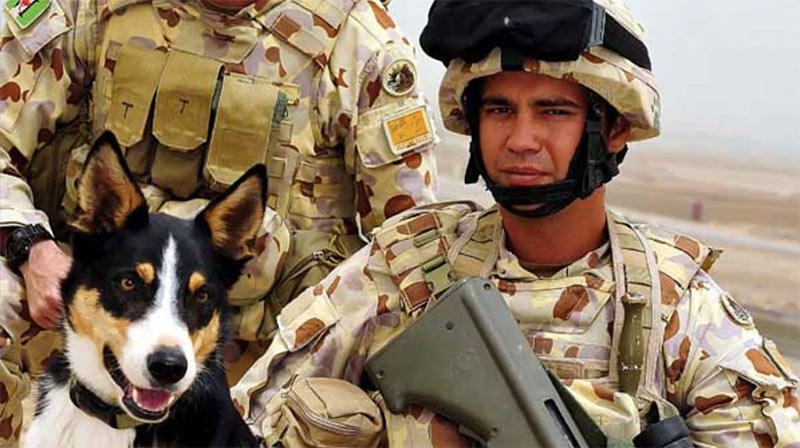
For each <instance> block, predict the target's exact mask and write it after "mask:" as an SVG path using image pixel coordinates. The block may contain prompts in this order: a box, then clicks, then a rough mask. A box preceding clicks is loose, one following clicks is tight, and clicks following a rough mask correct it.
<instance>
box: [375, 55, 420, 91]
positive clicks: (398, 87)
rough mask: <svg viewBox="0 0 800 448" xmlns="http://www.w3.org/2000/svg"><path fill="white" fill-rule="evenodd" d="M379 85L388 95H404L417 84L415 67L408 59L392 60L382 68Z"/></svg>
mask: <svg viewBox="0 0 800 448" xmlns="http://www.w3.org/2000/svg"><path fill="white" fill-rule="evenodd" d="M381 85H382V86H383V90H385V91H386V93H388V94H389V95H392V96H403V95H406V94H408V93H410V92H411V91H412V90H414V87H415V86H416V85H417V68H416V67H415V66H414V63H413V62H411V61H410V60H408V59H399V60H397V61H394V62H392V63H391V64H389V65H388V66H386V68H384V69H383V73H381Z"/></svg>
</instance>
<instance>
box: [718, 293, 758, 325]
mask: <svg viewBox="0 0 800 448" xmlns="http://www.w3.org/2000/svg"><path fill="white" fill-rule="evenodd" d="M722 306H723V307H725V311H727V312H728V315H729V316H730V317H731V319H733V321H734V322H736V323H737V324H739V325H743V326H750V325H753V318H752V317H751V316H750V313H748V312H747V310H746V309H744V308H743V307H742V306H741V305H739V302H737V301H736V299H734V298H733V297H731V295H730V294H728V293H727V292H726V293H723V294H722Z"/></svg>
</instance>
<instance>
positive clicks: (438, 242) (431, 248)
mask: <svg viewBox="0 0 800 448" xmlns="http://www.w3.org/2000/svg"><path fill="white" fill-rule="evenodd" d="M479 209H480V207H479V206H478V205H477V204H475V203H473V202H448V203H437V204H431V205H428V206H425V207H418V208H414V209H411V210H408V211H407V212H405V213H403V214H401V215H400V216H398V217H393V218H391V219H389V220H387V221H386V222H385V223H384V224H383V226H381V227H380V228H379V229H378V230H376V231H375V232H374V233H373V235H374V242H375V245H376V246H377V247H378V250H380V251H381V252H382V253H383V256H384V258H385V259H386V264H387V265H388V266H389V270H390V271H391V275H392V279H393V281H394V283H395V284H396V285H397V287H398V288H399V289H400V299H401V301H402V303H403V308H404V310H405V311H406V312H407V313H409V314H412V313H414V312H416V311H418V310H420V309H422V307H423V306H424V305H425V304H426V303H427V302H428V300H429V299H430V298H431V297H436V296H438V295H439V294H440V293H442V292H443V291H444V290H445V289H447V287H448V286H450V285H451V284H452V283H453V282H455V281H456V280H457V276H456V274H455V273H454V272H453V270H452V268H451V266H450V262H449V260H448V252H449V251H450V248H451V247H452V246H453V244H454V242H455V241H456V239H457V237H458V235H457V233H458V232H457V230H458V224H459V222H460V221H461V220H462V218H463V217H464V216H466V215H467V214H469V213H472V212H475V211H477V210H479Z"/></svg>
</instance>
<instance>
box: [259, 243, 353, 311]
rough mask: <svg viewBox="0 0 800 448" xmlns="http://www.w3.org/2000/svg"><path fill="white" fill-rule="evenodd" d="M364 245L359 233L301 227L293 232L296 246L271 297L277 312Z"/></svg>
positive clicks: (291, 251) (273, 308) (271, 302)
mask: <svg viewBox="0 0 800 448" xmlns="http://www.w3.org/2000/svg"><path fill="white" fill-rule="evenodd" d="M361 246H362V243H361V240H360V239H359V238H358V236H356V235H340V234H330V233H326V232H320V231H317V230H298V231H295V232H294V233H293V234H292V248H291V250H290V251H289V254H288V256H287V257H286V263H285V268H284V271H283V272H284V273H283V275H282V276H281V278H280V280H278V282H277V284H276V286H275V288H274V289H273V291H274V292H273V293H272V296H271V300H270V306H271V307H272V311H273V315H275V316H277V315H278V314H280V311H281V309H282V308H283V307H284V306H285V305H286V304H287V303H289V301H291V300H292V299H294V298H295V297H297V296H298V295H299V294H300V293H301V292H303V290H304V289H306V288H307V287H309V286H313V285H315V284H317V283H319V282H320V281H322V279H324V278H325V277H326V276H327V275H328V273H330V272H331V271H332V270H333V268H335V267H336V266H338V265H339V263H341V262H342V261H344V260H345V259H346V258H348V257H349V256H350V255H352V254H353V253H355V252H356V251H358V249H360V248H361Z"/></svg>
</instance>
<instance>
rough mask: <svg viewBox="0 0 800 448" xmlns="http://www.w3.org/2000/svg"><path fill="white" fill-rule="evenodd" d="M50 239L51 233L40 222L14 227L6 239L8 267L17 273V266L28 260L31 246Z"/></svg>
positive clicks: (51, 237)
mask: <svg viewBox="0 0 800 448" xmlns="http://www.w3.org/2000/svg"><path fill="white" fill-rule="evenodd" d="M52 239H53V235H51V234H50V232H48V231H47V229H46V228H45V227H44V226H43V225H41V224H28V225H26V226H22V227H18V228H16V229H14V231H13V232H11V234H10V235H9V236H8V240H7V241H6V254H5V255H6V261H7V262H8V267H9V268H11V270H13V271H14V272H17V273H19V267H20V266H22V264H23V263H25V262H26V261H28V255H30V252H31V247H33V245H34V244H36V243H38V242H39V241H44V240H52Z"/></svg>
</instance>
